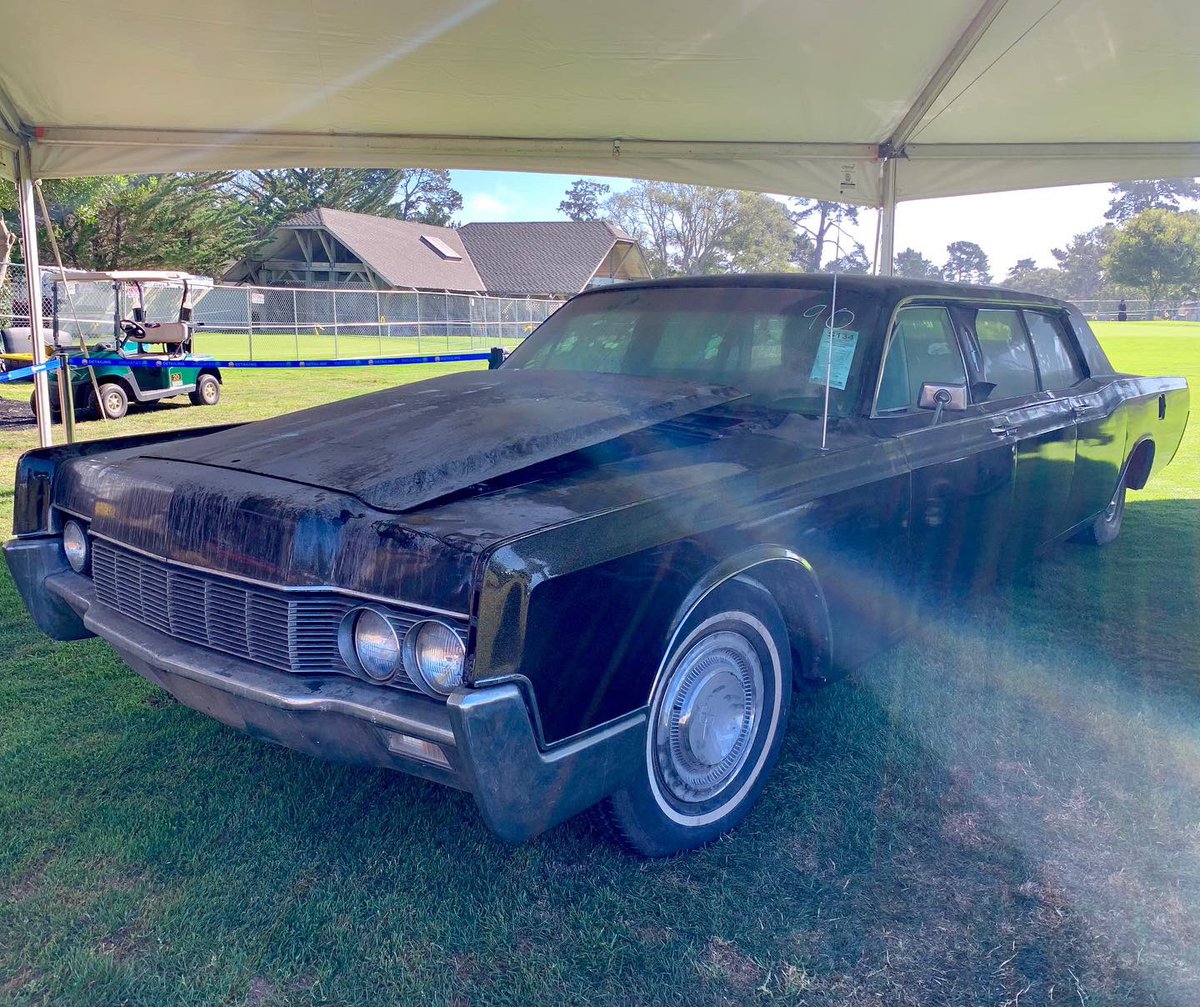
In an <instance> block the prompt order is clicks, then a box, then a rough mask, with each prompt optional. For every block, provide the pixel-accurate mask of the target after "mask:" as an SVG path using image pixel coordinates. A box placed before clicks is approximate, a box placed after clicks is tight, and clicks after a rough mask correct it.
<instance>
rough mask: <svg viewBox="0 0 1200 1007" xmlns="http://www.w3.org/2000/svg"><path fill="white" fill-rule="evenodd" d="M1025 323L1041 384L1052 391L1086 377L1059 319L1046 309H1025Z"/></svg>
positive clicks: (1066, 386)
mask: <svg viewBox="0 0 1200 1007" xmlns="http://www.w3.org/2000/svg"><path fill="white" fill-rule="evenodd" d="M1025 324H1026V326H1028V328H1029V338H1030V340H1031V341H1032V342H1033V352H1034V354H1035V355H1036V356H1037V362H1038V370H1039V371H1040V372H1041V375H1042V387H1043V388H1044V389H1047V390H1049V391H1054V390H1057V389H1059V388H1070V387H1071V386H1072V385H1073V384H1075V382H1076V381H1079V380H1080V379H1081V378H1083V376H1084V374H1083V368H1082V367H1081V366H1080V364H1079V358H1078V357H1077V356H1076V355H1075V351H1074V350H1073V349H1072V348H1071V342H1070V339H1069V338H1068V336H1067V334H1066V332H1065V331H1064V329H1063V324H1062V322H1061V321H1059V319H1058V318H1057V317H1056V316H1054V315H1051V314H1047V313H1046V312H1044V311H1026V312H1025Z"/></svg>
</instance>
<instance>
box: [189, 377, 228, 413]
mask: <svg viewBox="0 0 1200 1007" xmlns="http://www.w3.org/2000/svg"><path fill="white" fill-rule="evenodd" d="M188 401H190V402H191V403H192V405H194V406H215V405H216V404H217V403H218V402H220V401H221V382H219V381H218V380H217V379H216V378H215V377H214V376H213V375H211V374H201V375H200V379H199V380H198V381H197V382H196V390H195V391H194V392H188Z"/></svg>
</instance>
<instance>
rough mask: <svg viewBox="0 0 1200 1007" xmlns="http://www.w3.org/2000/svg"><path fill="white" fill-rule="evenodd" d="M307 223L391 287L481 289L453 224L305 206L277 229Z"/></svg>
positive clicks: (476, 274) (303, 225)
mask: <svg viewBox="0 0 1200 1007" xmlns="http://www.w3.org/2000/svg"><path fill="white" fill-rule="evenodd" d="M307 227H324V228H325V229H326V230H328V231H329V233H330V234H332V235H333V236H334V237H335V238H337V240H338V241H340V242H341V243H342V244H343V245H345V246H346V247H347V248H348V249H349V250H350V251H351V252H353V253H354V254H355V255H356V256H358V258H359V259H361V260H362V261H363V262H365V263H366V264H367V265H368V266H370V267H371V268H372V269H373V270H375V272H376V273H378V274H379V275H380V276H381V277H382V278H383V279H384V280H385V281H386V282H387V283H388V284H389V285H391V286H393V287H418V288H420V289H422V290H463V291H475V290H479V291H482V290H484V289H485V286H484V282H483V280H481V279H480V277H479V273H478V272H476V270H475V267H474V266H473V265H472V263H471V257H470V255H468V254H467V250H466V248H465V247H464V246H463V243H462V240H461V239H460V238H459V236H458V234H457V232H455V231H454V229H453V228H450V227H434V226H433V225H431V224H418V223H416V222H415V221H411V220H392V219H391V218H389V217H373V216H371V215H370V214H366V213H351V212H350V211H348V210H329V209H325V208H324V207H321V208H318V209H316V210H308V211H306V212H304V213H301V214H299V215H298V216H296V217H292V218H291V219H290V220H288V221H285V222H284V223H283V224H282V225H281V229H283V228H288V229H292V230H294V229H297V228H307ZM423 236H429V237H431V238H437V239H439V240H440V241H442V242H444V243H445V244H446V245H447V246H449V247H450V248H451V249H453V250H454V251H455V252H457V253H458V254H459V255H460V256H461V258H460V259H457V260H455V259H447V258H444V257H443V256H441V255H439V254H438V252H437V251H436V250H435V249H434V248H433V247H432V246H431V244H429V243H427V242H424V241H422V240H421V238H422V237H423ZM597 261H599V260H597Z"/></svg>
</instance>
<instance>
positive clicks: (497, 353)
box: [488, 346, 508, 371]
mask: <svg viewBox="0 0 1200 1007" xmlns="http://www.w3.org/2000/svg"><path fill="white" fill-rule="evenodd" d="M507 356H508V350H506V349H505V348H504V347H503V346H493V347H492V348H491V350H490V351H489V352H488V370H489V371H494V370H495V369H496V368H497V367H499V366H500V365H501V364H502V363H504V358H505V357H507Z"/></svg>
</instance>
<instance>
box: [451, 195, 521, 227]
mask: <svg viewBox="0 0 1200 1007" xmlns="http://www.w3.org/2000/svg"><path fill="white" fill-rule="evenodd" d="M513 212H514V207H513V206H512V204H511V203H508V202H505V200H504V199H502V198H501V197H500V196H497V195H494V194H493V193H490V192H472V193H470V194H469V195H466V196H464V197H463V208H462V219H463V221H464V222H466V223H470V222H471V221H476V220H512V219H514V217H513Z"/></svg>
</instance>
